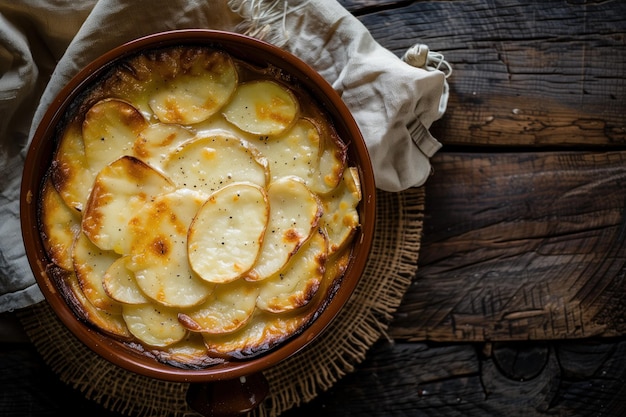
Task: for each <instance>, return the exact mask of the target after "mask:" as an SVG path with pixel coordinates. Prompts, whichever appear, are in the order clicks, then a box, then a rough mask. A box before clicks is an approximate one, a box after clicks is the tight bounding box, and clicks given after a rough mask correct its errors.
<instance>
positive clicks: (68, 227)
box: [40, 46, 361, 368]
mask: <svg viewBox="0 0 626 417" xmlns="http://www.w3.org/2000/svg"><path fill="white" fill-rule="evenodd" d="M58 140H59V143H58V147H57V150H56V153H55V157H54V159H53V162H52V165H51V168H50V170H49V175H48V176H47V179H46V183H45V184H44V188H43V192H42V201H41V207H40V208H41V210H40V219H41V230H42V235H43V240H44V242H45V246H46V250H47V252H48V254H49V257H50V259H51V261H52V263H51V265H50V266H49V268H48V270H49V273H50V275H51V276H52V277H53V279H54V280H55V281H56V282H57V283H58V284H59V287H60V288H61V290H62V292H63V294H64V296H65V298H66V300H67V301H68V303H69V304H70V305H71V306H72V308H73V310H74V311H75V313H76V314H77V315H78V316H79V317H81V318H82V319H83V320H85V321H87V322H88V323H90V324H91V325H93V326H95V327H96V328H98V329H100V330H101V331H103V332H106V333H107V334H110V335H113V336H114V337H116V338H118V339H119V340H122V341H124V342H125V343H126V344H128V345H129V346H131V347H133V348H135V349H137V350H138V351H141V352H144V354H147V355H151V356H154V357H155V358H156V359H158V360H160V361H162V362H165V363H169V364H172V365H174V366H179V367H191V368H194V367H206V366H209V365H211V364H215V363H219V362H223V361H224V360H228V359H233V358H234V359H243V358H246V357H252V356H255V355H257V354H260V353H263V352H266V351H267V350H269V349H271V348H273V347H275V346H276V345H277V344H279V343H281V342H282V341H284V340H286V339H287V338H289V337H291V336H293V335H294V334H296V333H298V332H299V331H301V330H302V329H303V328H304V327H306V326H307V324H308V323H310V321H311V320H313V318H314V317H315V316H316V314H317V313H318V312H319V311H320V309H321V308H323V307H324V305H325V303H326V302H327V301H328V299H329V297H330V296H331V293H332V291H333V287H334V286H335V284H336V283H337V282H338V280H340V279H341V277H342V275H343V273H344V271H345V267H346V265H347V263H348V259H349V257H350V252H351V248H352V245H351V242H352V240H353V236H354V234H355V230H356V229H357V228H358V227H359V214H358V211H357V206H358V204H359V201H360V200H361V190H360V183H359V175H358V172H357V170H356V168H355V167H351V166H349V164H348V163H347V156H346V149H347V148H346V146H345V144H344V143H342V141H341V140H340V138H338V136H337V134H336V132H335V130H334V128H333V126H332V124H331V123H330V122H329V120H328V118H327V116H326V115H325V113H324V112H323V111H322V109H321V108H320V107H319V105H317V104H316V103H315V102H314V101H313V100H312V99H311V98H310V97H309V95H308V94H307V93H305V92H304V91H302V90H301V89H299V88H298V86H297V85H295V83H292V82H290V80H289V77H288V76H285V75H283V74H282V73H281V71H280V70H278V69H275V68H271V67H270V68H263V69H261V68H256V67H254V66H251V65H249V64H246V63H245V62H242V61H240V60H238V59H235V58H234V57H232V56H230V55H229V54H227V53H225V52H223V51H220V50H217V49H212V48H207V47H203V46H197V47H189V46H180V47H168V48H163V49H158V50H153V51H149V52H146V53H142V54H139V55H135V56H132V57H130V58H127V59H126V60H124V62H122V63H118V64H116V65H115V66H114V67H113V68H111V69H110V70H109V71H108V72H107V73H106V74H105V75H104V76H103V77H102V78H100V79H99V80H98V82H97V84H96V85H95V86H93V87H92V88H91V89H90V90H89V91H88V92H87V93H85V94H83V95H82V96H80V97H78V98H77V99H76V100H75V103H74V104H73V105H72V107H71V110H70V111H69V112H68V114H67V116H66V121H65V122H64V124H63V128H62V129H61V130H60V131H59V134H58Z"/></svg>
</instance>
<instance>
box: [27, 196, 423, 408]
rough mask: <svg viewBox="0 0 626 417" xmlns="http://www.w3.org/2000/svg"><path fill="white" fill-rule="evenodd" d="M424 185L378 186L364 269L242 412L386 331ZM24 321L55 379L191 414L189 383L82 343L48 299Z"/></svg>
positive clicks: (278, 400)
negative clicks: (336, 309)
mask: <svg viewBox="0 0 626 417" xmlns="http://www.w3.org/2000/svg"><path fill="white" fill-rule="evenodd" d="M423 211H424V189H423V187H421V188H412V189H409V190H406V191H403V192H401V193H387V192H384V191H378V192H377V215H376V225H375V228H376V231H375V233H376V234H375V239H374V242H373V246H372V251H371V254H370V259H369V260H368V264H367V267H366V270H365V273H364V276H363V278H362V280H361V282H360V283H359V286H358V287H357V289H356V290H355V292H354V294H353V295H352V297H351V298H350V300H349V301H348V304H347V305H346V307H345V308H344V309H343V310H342V311H341V312H340V313H339V316H338V317H337V319H336V320H335V321H334V322H333V323H332V324H331V326H330V327H329V329H327V330H326V332H324V333H323V334H322V335H321V336H320V337H319V338H318V339H316V340H315V341H314V342H313V343H312V344H311V345H309V346H308V347H307V348H306V349H304V350H303V351H301V352H299V353H298V354H297V355H295V356H294V357H292V358H289V359H287V360H285V361H283V362H282V363H281V364H279V365H277V366H275V367H273V368H270V369H268V370H266V371H264V375H265V377H266V378H267V380H268V381H269V383H270V395H269V396H268V397H267V398H266V399H265V401H264V402H263V403H262V404H261V405H260V406H259V407H258V408H257V409H255V410H254V411H252V412H251V413H249V417H276V416H278V415H279V414H281V413H282V412H284V411H286V410H288V409H291V408H294V407H297V406H300V405H302V404H305V403H307V402H309V401H311V400H313V399H314V398H315V397H316V396H317V395H318V394H319V393H320V392H323V391H327V390H328V389H330V388H331V387H332V386H333V385H334V384H336V383H337V381H339V380H340V379H341V378H342V377H344V376H345V375H346V374H348V373H350V372H353V371H354V369H355V367H356V366H357V365H358V364H359V363H361V362H362V361H363V359H365V356H366V353H367V351H368V350H369V348H370V347H371V346H372V345H373V344H374V343H375V342H376V341H377V340H379V339H381V338H387V339H389V337H388V335H387V334H386V331H387V328H388V326H389V323H390V321H391V320H392V318H393V314H394V312H395V311H396V309H397V308H398V306H399V305H400V303H401V301H402V297H403V296H404V293H405V291H406V289H407V288H408V286H409V285H410V284H411V280H412V278H413V276H414V275H415V272H416V271H417V260H418V255H419V249H420V240H421V233H422V221H423ZM18 314H19V317H20V319H21V321H22V324H23V325H24V328H25V330H26V332H27V334H28V335H29V337H30V338H31V340H32V341H33V344H34V345H35V347H36V348H37V350H38V351H39V352H40V354H41V356H42V358H43V360H44V361H45V362H46V363H47V364H48V365H49V366H50V368H51V369H52V370H53V372H55V373H57V374H58V375H59V378H60V379H61V381H63V382H65V383H66V384H68V385H70V386H72V387H73V388H75V389H77V390H79V391H80V392H81V393H82V394H83V395H84V396H85V397H86V398H88V399H91V400H93V401H95V402H97V403H99V404H101V405H102V406H103V407H105V408H107V409H109V410H111V411H114V412H117V413H120V414H122V415H129V416H137V417H144V416H145V417H191V416H198V414H197V413H195V412H194V411H193V410H191V409H189V407H188V406H187V404H186V402H185V393H186V391H187V388H188V384H181V383H173V382H167V381H161V380H156V379H153V378H147V377H143V376H141V375H137V374H134V373H131V372H128V371H125V370H123V369H121V368H119V367H117V366H115V365H113V364H111V363H109V362H108V361H106V360H105V359H103V358H101V357H99V356H97V355H96V354H95V353H93V352H92V351H90V350H89V349H88V348H87V347H85V346H84V345H83V344H82V342H80V341H79V340H78V339H76V338H75V337H74V336H73V335H72V334H71V333H70V332H69V330H68V329H67V328H65V327H64V326H63V325H62V324H61V322H60V321H59V320H58V319H57V318H56V316H55V315H54V313H53V312H52V310H51V308H50V307H49V305H48V304H47V303H39V304H37V305H35V306H32V307H30V308H28V309H24V310H22V311H20V312H19V313H18Z"/></svg>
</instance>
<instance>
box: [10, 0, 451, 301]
mask: <svg viewBox="0 0 626 417" xmlns="http://www.w3.org/2000/svg"><path fill="white" fill-rule="evenodd" d="M185 28H206V29H220V30H229V31H235V32H241V33H246V34H249V35H251V36H255V37H257V38H260V39H263V40H266V41H268V42H270V43H274V44H276V45H278V46H280V47H282V48H284V49H286V50H288V51H290V52H292V53H293V54H294V55H296V56H298V57H299V58H301V59H302V60H304V61H305V62H307V63H308V64H309V65H311V66H312V67H313V68H315V69H316V70H317V71H318V72H319V73H320V74H321V75H322V76H323V77H324V78H325V79H326V80H327V81H328V82H329V83H330V84H331V85H332V86H333V88H334V89H335V90H336V91H338V92H339V94H340V95H341V97H342V99H343V100H344V101H345V103H346V104H347V105H348V107H349V108H350V110H351V111H352V113H353V115H354V117H355V119H356V121H357V124H358V125H359V127H360V129H361V131H362V134H363V136H364V138H365V140H366V143H367V147H368V150H369V152H370V157H371V159H372V164H373V167H374V174H375V179H376V185H377V187H378V188H380V189H382V190H386V191H400V190H404V189H406V188H408V187H413V186H420V185H422V184H423V183H424V182H425V181H426V179H427V177H428V175H429V174H430V162H429V158H430V157H431V156H432V155H433V154H434V153H435V152H436V151H437V150H438V149H439V148H440V146H441V145H440V144H439V142H438V141H437V140H436V139H435V138H433V137H432V135H431V134H430V132H429V128H430V126H431V124H432V123H433V122H434V121H435V120H437V119H439V118H440V117H441V116H442V115H443V114H444V112H445V109H446V104H447V98H448V84H447V81H446V79H445V74H444V73H443V72H442V71H440V70H438V69H437V68H433V67H434V65H432V66H431V65H429V63H428V60H427V59H426V60H424V59H421V61H422V62H423V63H424V68H418V67H416V66H413V65H415V64H413V65H409V64H407V63H405V62H404V61H403V60H402V59H400V58H399V57H397V56H395V55H394V54H393V53H391V52H390V51H389V50H387V49H385V48H383V47H382V46H381V45H380V44H378V43H377V42H376V41H375V40H374V39H373V38H372V36H371V34H370V33H369V31H368V30H367V29H366V28H365V26H363V25H362V24H361V23H360V22H359V20H358V19H356V18H355V17H354V16H352V15H351V14H350V13H349V12H348V11H347V10H346V9H344V8H343V7H342V6H341V5H340V4H339V3H337V2H336V1H335V0H308V1H307V0H287V1H284V0H266V1H262V0H247V1H246V0H204V1H202V0H87V1H85V0H83V1H80V2H76V1H73V0H21V1H19V0H18V1H15V0H0V236H2V238H1V239H0V312H4V311H9V310H13V309H17V308H23V307H26V306H28V305H31V304H33V303H37V302H39V301H41V300H42V299H43V296H42V294H41V292H40V291H39V289H38V287H37V285H36V283H35V279H34V277H33V274H32V272H31V270H30V268H29V266H28V262H27V260H26V255H25V252H24V247H23V244H22V238H21V229H20V223H19V187H20V181H21V174H22V169H23V163H24V158H25V155H26V151H27V147H28V144H29V141H30V139H31V138H32V134H33V132H34V130H35V129H36V127H37V125H38V123H39V121H40V120H41V118H42V116H43V114H44V112H45V111H46V109H47V107H48V105H49V104H50V103H51V102H52V100H53V99H54V97H55V95H56V94H57V93H58V92H59V90H60V89H61V88H62V87H63V85H65V84H66V83H67V81H68V80H69V79H70V78H71V77H72V76H74V75H75V74H76V73H77V72H78V71H80V69H81V68H83V67H84V66H85V65H86V64H88V63H89V62H91V61H92V60H94V59H95V58H97V57H98V56H99V55H101V54H102V53H104V52H106V51H108V50H110V49H112V48H114V47H116V46H118V45H120V44H122V43H124V42H127V41H130V40H132V39H135V38H138V37H141V36H144V35H148V34H151V33H155V32H160V31H166V30H173V29H185ZM421 49H423V48H421ZM426 50H427V49H426ZM413 58H415V57H413ZM420 58H424V57H420ZM406 61H407V62H414V61H420V59H417V60H416V59H413V60H409V59H406Z"/></svg>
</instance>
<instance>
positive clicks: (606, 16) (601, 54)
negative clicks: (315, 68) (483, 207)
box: [342, 0, 626, 146]
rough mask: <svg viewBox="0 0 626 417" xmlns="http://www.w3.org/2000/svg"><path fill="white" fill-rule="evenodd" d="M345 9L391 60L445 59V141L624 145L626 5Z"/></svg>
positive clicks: (434, 4) (441, 130)
mask: <svg viewBox="0 0 626 417" xmlns="http://www.w3.org/2000/svg"><path fill="white" fill-rule="evenodd" d="M342 3H344V4H345V5H346V7H347V8H348V9H349V10H351V11H352V12H353V13H355V14H356V15H357V16H359V18H360V20H361V21H362V22H363V23H364V24H365V25H366V26H367V27H368V28H369V29H370V31H371V32H372V34H373V36H374V37H375V38H376V39H377V40H378V41H379V42H380V43H381V44H382V45H383V46H385V47H387V48H389V49H390V50H392V51H393V52H395V53H396V55H398V56H401V55H403V54H404V53H405V51H406V50H407V49H408V48H409V47H410V46H412V45H413V44H414V43H417V42H420V43H425V44H426V45H428V46H429V47H430V49H431V50H433V51H438V52H441V53H443V54H444V56H445V58H446V60H447V61H448V62H450V64H451V65H452V67H453V69H454V71H453V74H452V76H451V77H450V79H449V81H450V100H449V105H448V110H447V112H446V115H445V117H444V119H443V120H442V122H441V123H439V124H438V125H437V126H436V129H434V132H435V133H436V136H437V137H438V138H440V140H441V141H442V142H443V143H444V144H447V145H471V146H477V145H492V146H493V145H496V146H512V145H517V146H519V145H524V146H573V145H594V146H623V145H625V144H626V122H625V118H624V113H625V112H626V80H625V79H624V77H623V75H624V74H625V73H626V48H624V45H625V43H626V40H625V32H626V19H624V16H626V2H623V1H602V2H599V1H598V2H587V1H585V2H583V1H572V2H565V1H559V2H545V1H531V2H518V1H493V0H490V1H480V0H473V1H465V0H463V1H454V2H445V1H417V2H388V1H387V2H372V1H355V0H351V1H342Z"/></svg>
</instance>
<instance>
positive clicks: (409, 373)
mask: <svg viewBox="0 0 626 417" xmlns="http://www.w3.org/2000/svg"><path fill="white" fill-rule="evenodd" d="M625 378H626V340H624V339H622V340H616V341H605V342H594V341H581V342H574V343H572V342H551V343H525V344H524V343H504V344H493V345H491V344H486V345H485V344H445V345H439V344H422V343H408V344H407V343H396V344H387V343H380V344H378V345H376V346H375V347H374V348H373V349H372V351H371V352H370V355H369V357H368V359H366V361H365V362H364V363H363V364H362V365H361V366H360V367H359V368H358V370H357V371H356V372H355V373H353V374H351V375H348V376H347V377H345V378H344V379H343V380H341V381H339V382H338V383H337V384H336V385H335V386H334V387H333V388H331V389H330V390H329V391H328V392H326V393H323V394H322V395H321V396H319V397H318V398H316V399H315V400H314V401H312V402H311V403H310V404H307V405H306V406H303V407H300V408H298V409H294V410H291V411H289V412H288V413H286V414H285V417H291V416H294V417H295V416H298V417H306V416H318V415H324V416H329V417H330V416H342V417H346V416H380V417H383V416H384V417H395V416H398V417H400V416H415V417H431V416H432V417H452V416H456V417H472V416H476V417H479V416H480V417H483V416H511V417H522V416H523V417H545V416H548V415H558V416H569V417H574V416H576V417H582V416H592V415H593V416H596V415H603V416H606V417H622V416H623V412H624V409H625V407H626V386H625V384H624V380H625Z"/></svg>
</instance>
